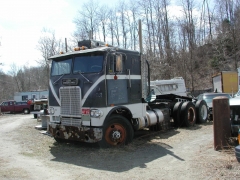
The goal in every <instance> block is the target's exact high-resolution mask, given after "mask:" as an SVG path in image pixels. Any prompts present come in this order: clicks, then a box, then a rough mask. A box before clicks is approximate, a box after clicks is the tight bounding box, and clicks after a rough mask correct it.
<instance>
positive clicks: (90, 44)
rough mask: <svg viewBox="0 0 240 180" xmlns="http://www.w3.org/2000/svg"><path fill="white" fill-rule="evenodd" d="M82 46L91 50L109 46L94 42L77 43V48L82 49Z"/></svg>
mask: <svg viewBox="0 0 240 180" xmlns="http://www.w3.org/2000/svg"><path fill="white" fill-rule="evenodd" d="M83 46H85V47H87V48H88V49H92V48H97V47H105V46H109V45H108V44H106V43H105V42H101V41H95V40H83V41H78V47H83ZM109 47H110V46H109Z"/></svg>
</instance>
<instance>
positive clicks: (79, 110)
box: [48, 40, 208, 147]
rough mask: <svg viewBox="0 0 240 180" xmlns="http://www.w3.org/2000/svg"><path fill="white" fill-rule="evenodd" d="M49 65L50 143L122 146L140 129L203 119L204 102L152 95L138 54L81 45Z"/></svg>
mask: <svg viewBox="0 0 240 180" xmlns="http://www.w3.org/2000/svg"><path fill="white" fill-rule="evenodd" d="M141 49H142V48H141V46H140V50H141ZM50 60H51V62H52V65H51V73H50V82H49V96H48V97H49V115H50V123H49V127H48V128H49V132H50V133H51V134H52V136H53V137H54V138H55V140H56V141H61V140H62V139H65V140H66V139H68V140H74V141H82V142H88V143H95V142H98V143H99V145H100V146H101V147H112V146H122V145H125V144H128V143H130V142H131V141H132V140H133V137H134V132H135V131H137V130H140V129H143V128H149V129H151V130H161V129H168V128H169V127H170V126H172V125H174V126H180V125H182V124H184V125H185V126H193V125H194V124H195V123H196V122H199V123H203V122H205V121H206V120H207V113H208V112H207V105H206V103H205V101H197V102H194V100H193V99H192V98H190V97H187V96H178V95H175V94H164V95H154V94H155V93H154V92H153V90H151V88H150V86H148V84H149V85H150V68H149V65H148V62H147V61H146V60H144V59H143V58H142V53H141V51H140V52H138V51H131V50H126V49H121V48H118V47H110V46H108V45H105V44H103V43H101V42H97V41H92V40H84V41H80V42H79V43H78V47H77V48H75V51H74V52H68V53H65V54H60V55H55V56H53V57H50Z"/></svg>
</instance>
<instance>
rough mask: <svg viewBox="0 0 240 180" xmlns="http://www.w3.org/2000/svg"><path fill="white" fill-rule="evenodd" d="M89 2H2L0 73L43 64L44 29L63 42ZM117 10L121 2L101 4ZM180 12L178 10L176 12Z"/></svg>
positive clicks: (41, 0)
mask: <svg viewBox="0 0 240 180" xmlns="http://www.w3.org/2000/svg"><path fill="white" fill-rule="evenodd" d="M88 1H89V0H84V1H81V0H0V70H2V71H4V72H5V73H8V72H9V71H10V70H11V67H13V64H14V65H15V66H16V67H18V69H19V68H21V67H23V66H27V67H34V66H38V65H39V64H38V63H37V62H36V61H37V60H41V53H40V51H39V50H38V49H37V45H38V41H39V39H40V37H41V34H42V30H43V28H46V29H50V30H53V31H54V32H55V35H56V38H57V39H61V40H62V41H63V42H64V40H65V38H67V39H70V38H71V34H72V33H73V32H74V30H75V24H74V23H73V20H74V19H75V18H76V17H77V14H78V11H79V10H80V9H81V2H84V3H87V2H88ZM98 2H100V4H103V5H104V4H107V5H108V7H110V6H114V5H115V4H116V2H119V0H101V1H98ZM172 12H176V7H174V11H172Z"/></svg>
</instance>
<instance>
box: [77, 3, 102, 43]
mask: <svg viewBox="0 0 240 180" xmlns="http://www.w3.org/2000/svg"><path fill="white" fill-rule="evenodd" d="M98 9H99V4H98V1H96V0H90V1H88V3H84V4H83V7H82V10H81V11H78V13H79V17H77V18H75V20H74V22H75V24H76V26H77V32H79V30H81V31H82V30H84V31H85V33H86V34H88V35H89V39H92V38H95V39H96V35H97V31H98V26H99V18H98V12H99V11H98ZM82 33H84V32H82ZM85 36H86V35H85Z"/></svg>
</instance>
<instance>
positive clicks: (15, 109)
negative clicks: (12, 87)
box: [0, 100, 33, 114]
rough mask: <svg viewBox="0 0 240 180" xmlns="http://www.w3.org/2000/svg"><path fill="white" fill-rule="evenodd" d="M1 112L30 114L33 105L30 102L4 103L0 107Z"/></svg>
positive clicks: (11, 101)
mask: <svg viewBox="0 0 240 180" xmlns="http://www.w3.org/2000/svg"><path fill="white" fill-rule="evenodd" d="M0 108H1V112H9V113H24V114H29V113H30V111H31V110H32V109H33V105H32V104H31V103H28V102H24V101H23V102H16V101H13V100H10V101H4V102H2V103H1V105H0Z"/></svg>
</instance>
